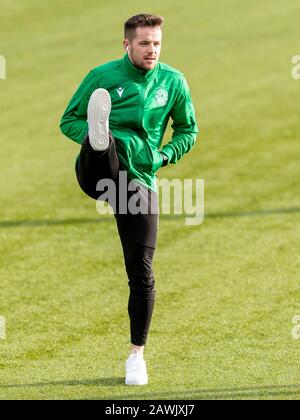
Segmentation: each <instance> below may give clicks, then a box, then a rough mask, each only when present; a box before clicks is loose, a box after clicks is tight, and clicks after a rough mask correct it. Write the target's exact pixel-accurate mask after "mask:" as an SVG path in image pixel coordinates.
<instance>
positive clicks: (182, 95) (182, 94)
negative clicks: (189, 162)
mask: <svg viewBox="0 0 300 420" xmlns="http://www.w3.org/2000/svg"><path fill="white" fill-rule="evenodd" d="M171 118H172V120H173V124H172V128H173V130H174V133H173V136H172V140H171V141H170V142H169V143H168V144H166V145H165V146H164V147H163V148H162V150H161V152H162V153H163V154H164V155H166V156H167V158H168V162H169V163H177V161H178V160H179V159H181V158H182V157H183V156H184V155H185V154H186V153H188V152H189V151H190V150H191V148H192V147H193V145H194V144H195V141H196V136H197V133H198V128H197V123H196V116H195V110H194V107H193V104H192V99H191V95H190V91H189V87H188V84H187V82H186V81H185V79H184V78H182V82H181V86H180V89H179V93H178V96H177V98H176V101H175V104H174V106H173V108H172V110H171Z"/></svg>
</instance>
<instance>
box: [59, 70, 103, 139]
mask: <svg viewBox="0 0 300 420" xmlns="http://www.w3.org/2000/svg"><path fill="white" fill-rule="evenodd" d="M96 82H97V80H96V77H95V75H94V71H93V70H92V71H90V73H89V74H88V75H87V76H86V78H85V79H84V80H83V81H82V83H81V84H80V86H79V88H78V89H77V91H76V92H75V94H74V96H73V97H72V99H71V101H70V103H69V105H68V107H67V109H66V110H65V112H64V114H63V116H62V119H61V123H60V129H61V131H62V133H63V134H64V135H65V136H67V137H68V138H69V139H71V140H74V141H75V142H76V143H79V144H82V143H83V141H84V139H85V137H86V136H87V133H88V124H87V107H88V102H89V99H90V97H91V94H92V93H93V91H94V90H96V89H97V86H96Z"/></svg>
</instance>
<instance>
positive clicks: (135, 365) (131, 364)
mask: <svg viewBox="0 0 300 420" xmlns="http://www.w3.org/2000/svg"><path fill="white" fill-rule="evenodd" d="M143 361H144V359H143V358H142V357H141V356H139V355H137V354H132V355H131V356H130V357H129V359H128V360H127V364H126V367H127V369H128V371H130V372H133V373H135V372H138V371H140V370H141V369H142V368H143V367H144V364H143Z"/></svg>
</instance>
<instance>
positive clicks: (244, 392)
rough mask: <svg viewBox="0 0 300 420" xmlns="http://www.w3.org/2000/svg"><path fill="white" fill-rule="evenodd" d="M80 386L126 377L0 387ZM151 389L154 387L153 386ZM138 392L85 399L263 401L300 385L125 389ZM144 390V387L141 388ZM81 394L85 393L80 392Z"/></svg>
mask: <svg viewBox="0 0 300 420" xmlns="http://www.w3.org/2000/svg"><path fill="white" fill-rule="evenodd" d="M49 386H58V387H61V386H63V387H77V386H78V387H79V386H81V387H82V386H86V387H88V386H99V387H109V388H110V387H121V386H124V389H125V385H124V378H119V377H116V378H99V379H84V380H80V381H78V380H69V381H57V382H44V383H29V384H17V385H12V384H11V385H0V389H1V390H4V389H9V388H25V389H26V388H40V387H49ZM150 386H151V385H150ZM128 390H129V391H131V390H132V391H133V390H134V391H135V393H128V392H126V394H125V392H124V394H122V395H120V394H111V395H109V396H106V397H105V398H100V397H99V396H96V397H94V398H93V397H86V398H84V397H83V398H81V399H86V400H103V399H105V400H137V399H139V400H231V399H234V400H242V399H261V398H266V399H268V398H273V399H276V398H279V397H280V398H282V397H286V398H292V397H296V396H297V397H300V384H294V385H272V386H258V387H247V388H224V389H223V388H221V389H189V390H186V391H176V390H174V391H167V392H141V393H137V392H136V388H128V387H127V388H126V391H128ZM140 390H141V391H144V389H143V388H140ZM80 392H81V394H82V393H83V392H84V391H82V390H81V391H80Z"/></svg>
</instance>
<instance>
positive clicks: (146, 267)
mask: <svg viewBox="0 0 300 420" xmlns="http://www.w3.org/2000/svg"><path fill="white" fill-rule="evenodd" d="M162 25H163V18H162V17H159V16H153V15H147V14H143V15H138V16H134V17H132V18H130V19H129V20H128V21H127V22H126V23H125V39H124V42H123V45H124V49H125V51H126V55H125V56H124V58H123V59H121V60H117V61H113V62H110V63H108V64H105V65H102V66H100V67H97V68H95V69H94V70H92V71H91V72H90V73H89V74H88V75H87V77H86V78H85V79H84V81H83V82H82V83H81V85H80V87H79V88H78V90H77V92H76V93H75V95H74V96H73V98H72V99H71V102H70V103H69V105H68V107H67V109H66V111H65V113H64V115H63V117H62V121H61V130H62V132H63V133H64V134H65V135H66V136H67V137H69V138H70V139H71V140H74V141H76V142H77V143H79V144H81V145H82V147H81V151H80V155H79V156H78V159H77V162H76V175H77V179H78V182H79V185H80V187H81V188H82V190H83V191H84V192H85V193H86V194H87V195H88V196H90V197H92V198H94V199H98V198H99V195H100V194H99V181H100V183H101V181H102V180H105V179H109V180H113V181H114V182H115V185H116V187H117V188H118V189H119V190H120V191H119V192H120V193H121V194H119V193H117V194H116V199H115V200H113V203H110V204H112V207H113V209H114V214H115V218H116V222H117V226H118V232H119V235H120V239H121V243H122V247H123V252H124V259H125V265H126V271H127V274H128V279H129V283H128V284H129V288H130V296H129V304H128V313H129V318H130V331H131V354H130V356H129V358H128V360H127V362H126V379H125V383H126V384H127V385H145V384H147V383H148V375H147V369H146V363H145V360H144V357H143V352H144V346H145V344H146V340H147V337H148V332H149V327H150V323H151V318H152V314H153V307H154V301H155V289H154V283H155V281H154V276H153V270H152V264H153V257H154V251H155V248H156V240H157V225H158V195H157V178H156V172H157V170H158V169H159V168H161V167H162V166H166V165H167V164H170V163H171V164H175V163H176V162H177V161H178V160H179V159H181V158H182V157H183V156H184V154H185V153H187V152H189V150H190V149H191V148H192V146H193V145H194V143H195V140H196V135H197V132H198V129H197V125H196V118H195V112H194V108H193V105H192V101H191V97H190V93H189V88H188V85H187V83H186V81H185V79H184V76H183V75H182V74H181V73H180V72H179V71H177V70H175V69H173V68H171V67H170V66H168V65H166V64H162V63H159V57H160V52H161V42H162ZM170 117H171V118H172V120H173V125H172V128H173V130H174V133H173V137H172V140H171V141H170V142H169V143H168V144H166V145H165V146H164V147H162V149H161V150H160V148H161V145H162V139H163V135H164V133H165V130H166V127H167V124H168V121H169V118H170ZM124 174H126V179H128V182H127V183H126V184H124V182H123V178H121V176H123V177H124ZM132 182H134V188H132V185H131V188H129V185H128V183H129V184H132ZM97 185H98V188H97ZM125 189H127V190H130V191H126V193H127V194H128V195H125V196H126V200H127V201H126V206H127V204H128V208H127V207H126V210H127V211H126V212H124V202H121V201H124V200H123V199H122V198H120V197H124V194H123V195H122V193H124V190H125ZM135 193H138V194H139V202H140V203H142V204H143V203H144V204H145V203H146V208H148V210H149V211H148V212H145V211H144V212H139V213H137V212H130V209H129V207H130V206H129V202H130V199H132V198H133V196H134V194H135ZM100 199H101V198H100ZM103 200H104V199H103ZM104 201H105V200H104ZM121 208H122V210H121ZM153 209H154V210H155V209H156V211H153Z"/></svg>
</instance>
